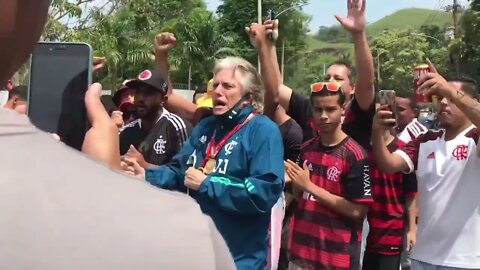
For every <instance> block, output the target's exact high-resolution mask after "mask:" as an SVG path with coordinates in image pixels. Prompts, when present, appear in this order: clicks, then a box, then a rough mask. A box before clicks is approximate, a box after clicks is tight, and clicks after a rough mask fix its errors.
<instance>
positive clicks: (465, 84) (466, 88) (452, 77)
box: [445, 72, 480, 100]
mask: <svg viewBox="0 0 480 270" xmlns="http://www.w3.org/2000/svg"><path fill="white" fill-rule="evenodd" d="M445 80H447V81H448V82H459V83H461V84H462V88H461V89H462V91H463V92H465V94H467V95H469V96H470V97H472V98H474V99H476V100H480V94H479V93H478V88H477V85H478V84H477V81H476V80H475V79H473V78H472V77H470V76H469V75H467V74H464V73H460V72H451V73H447V74H446V75H445Z"/></svg>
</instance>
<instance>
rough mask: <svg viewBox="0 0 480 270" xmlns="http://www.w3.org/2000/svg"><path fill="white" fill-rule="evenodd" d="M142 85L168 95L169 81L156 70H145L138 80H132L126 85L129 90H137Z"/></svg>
mask: <svg viewBox="0 0 480 270" xmlns="http://www.w3.org/2000/svg"><path fill="white" fill-rule="evenodd" d="M141 85H148V86H150V87H153V88H154V89H157V90H158V91H160V92H162V93H163V94H165V95H166V94H167V90H168V81H167V80H165V79H164V78H163V77H162V76H160V74H159V73H158V72H156V71H155V70H148V69H147V70H145V71H143V72H142V73H140V74H139V75H138V77H137V79H136V80H132V81H129V82H127V83H126V86H127V87H128V88H133V89H136V88H138V87H140V86H141Z"/></svg>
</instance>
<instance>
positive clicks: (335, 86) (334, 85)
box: [310, 81, 343, 93]
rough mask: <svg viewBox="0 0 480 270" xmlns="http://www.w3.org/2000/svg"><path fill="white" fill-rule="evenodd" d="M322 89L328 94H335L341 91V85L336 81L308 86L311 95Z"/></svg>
mask: <svg viewBox="0 0 480 270" xmlns="http://www.w3.org/2000/svg"><path fill="white" fill-rule="evenodd" d="M324 88H326V89H327V90H328V91H330V92H337V91H339V90H340V91H343V90H342V84H341V83H339V82H337V81H331V82H316V83H314V84H312V85H310V90H311V91H312V93H316V92H321V91H322V90H323V89H324Z"/></svg>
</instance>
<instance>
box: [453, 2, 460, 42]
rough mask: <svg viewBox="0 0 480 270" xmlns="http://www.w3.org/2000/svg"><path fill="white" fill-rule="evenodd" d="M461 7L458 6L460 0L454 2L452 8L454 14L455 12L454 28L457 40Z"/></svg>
mask: <svg viewBox="0 0 480 270" xmlns="http://www.w3.org/2000/svg"><path fill="white" fill-rule="evenodd" d="M459 7H460V5H459V4H458V0H453V7H452V12H453V27H454V28H455V30H454V31H455V38H456V37H457V33H458V8H459Z"/></svg>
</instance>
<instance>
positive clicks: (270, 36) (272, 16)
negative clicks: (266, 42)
mask: <svg viewBox="0 0 480 270" xmlns="http://www.w3.org/2000/svg"><path fill="white" fill-rule="evenodd" d="M267 17H268V19H269V20H272V21H273V20H275V12H273V10H271V9H269V10H268V11H267ZM268 39H270V41H272V42H273V41H275V39H274V37H273V33H271V34H268Z"/></svg>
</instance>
